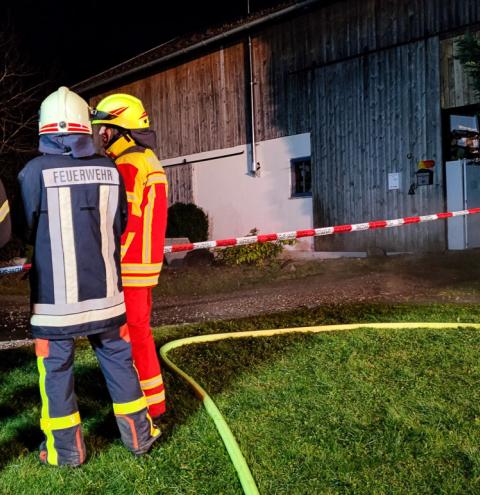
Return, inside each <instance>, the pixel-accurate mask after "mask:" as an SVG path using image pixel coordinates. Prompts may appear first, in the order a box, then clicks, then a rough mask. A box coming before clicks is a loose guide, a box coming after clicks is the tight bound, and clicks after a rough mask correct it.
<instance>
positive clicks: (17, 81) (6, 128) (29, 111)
mask: <svg viewBox="0 0 480 495" xmlns="http://www.w3.org/2000/svg"><path fill="white" fill-rule="evenodd" d="M0 54H1V55H0V178H1V179H2V182H3V184H4V186H5V189H6V191H7V196H8V198H9V202H10V211H11V214H12V221H13V229H14V233H15V234H18V233H19V231H20V230H21V224H22V220H23V218H22V209H21V202H20V199H19V190H18V185H17V180H16V178H17V174H18V172H19V171H20V169H21V168H22V167H23V165H25V163H26V162H27V161H28V160H29V159H30V158H32V157H33V156H35V154H36V153H37V148H38V127H37V126H38V109H39V106H40V102H41V100H42V99H43V97H44V96H45V92H46V90H47V86H48V81H47V80H46V79H45V77H44V76H43V75H40V74H38V73H37V72H36V71H35V70H34V69H32V68H31V67H30V66H29V64H28V62H26V60H27V57H26V56H25V54H23V53H22V43H21V40H20V39H19V38H18V37H17V36H16V35H15V33H14V31H13V30H12V29H11V28H10V27H9V26H2V25H0ZM22 251H23V244H22V242H21V241H19V239H18V237H17V236H15V235H14V237H13V239H12V241H11V242H10V243H9V244H7V245H6V246H5V247H4V248H3V249H2V250H0V260H2V259H9V258H11V257H12V256H17V255H19V254H21V253H22Z"/></svg>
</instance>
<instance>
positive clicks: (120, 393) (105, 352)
mask: <svg viewBox="0 0 480 495" xmlns="http://www.w3.org/2000/svg"><path fill="white" fill-rule="evenodd" d="M121 333H123V327H122V332H121V330H120V329H114V330H111V331H108V332H105V333H100V334H96V335H93V336H89V337H88V338H89V340H90V344H91V345H92V347H93V349H94V350H95V354H96V355H97V359H98V361H99V363H100V368H101V370H102V372H103V375H104V377H105V380H106V383H107V387H108V391H109V393H110V396H111V399H112V402H113V412H114V414H115V418H116V420H117V425H118V428H119V430H120V436H121V439H122V441H123V443H124V444H125V446H126V447H127V448H128V449H129V450H131V451H132V452H133V453H134V454H138V455H139V454H143V453H145V452H147V451H148V450H149V448H150V446H151V445H152V443H153V442H154V441H155V440H156V439H157V438H158V437H159V436H160V430H158V429H157V428H155V426H154V425H153V423H152V420H151V418H150V416H149V414H148V410H147V403H146V399H145V397H144V395H143V393H142V390H141V388H140V384H139V380H138V375H137V373H136V371H135V368H134V367H133V364H132V354H131V347H130V342H129V338H128V333H127V334H126V335H123V336H121ZM74 349H75V341H74V339H73V338H71V339H65V340H44V339H36V340H35V350H36V354H37V364H38V370H39V373H40V380H39V382H40V394H41V399H42V413H41V420H40V426H41V429H42V431H43V432H44V434H45V441H44V442H43V443H42V445H41V446H40V458H41V460H42V461H43V462H45V463H48V464H53V465H71V466H77V465H80V464H82V463H83V462H84V461H85V455H86V452H85V444H84V441H83V434H82V429H81V424H80V414H79V412H78V406H77V399H76V396H75V391H74V378H73V358H74Z"/></svg>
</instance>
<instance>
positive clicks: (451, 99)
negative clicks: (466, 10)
mask: <svg viewBox="0 0 480 495" xmlns="http://www.w3.org/2000/svg"><path fill="white" fill-rule="evenodd" d="M476 35H477V37H479V38H480V32H477V33H476ZM462 37H463V36H456V37H453V38H448V39H444V40H442V41H441V43H440V54H441V55H440V56H441V74H442V108H444V109H449V108H455V107H463V106H466V105H473V104H478V103H480V98H479V97H478V96H477V95H475V92H474V91H473V85H472V82H471V79H470V77H469V76H468V74H467V73H466V72H465V69H464V67H463V66H462V64H461V63H460V62H459V60H457V59H456V58H455V54H456V46H455V45H456V42H457V41H458V40H460V39H462Z"/></svg>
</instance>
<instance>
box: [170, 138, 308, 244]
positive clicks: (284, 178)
mask: <svg viewBox="0 0 480 495" xmlns="http://www.w3.org/2000/svg"><path fill="white" fill-rule="evenodd" d="M256 150H257V156H256V160H257V162H258V163H259V165H260V168H259V170H258V172H257V174H258V175H257V176H256V177H253V176H252V175H250V174H249V173H248V170H249V168H250V166H249V163H248V162H249V160H251V154H250V153H249V149H248V147H247V146H237V147H235V148H229V149H221V150H215V151H209V152H206V153H198V154H196V155H190V156H182V157H177V158H173V159H168V160H162V163H163V165H164V166H169V165H173V164H178V163H182V162H183V161H184V160H186V161H187V162H194V163H192V165H191V166H192V167H193V197H194V202H195V204H196V205H198V206H200V207H201V208H203V210H204V211H205V212H206V213H207V214H208V217H209V224H210V239H225V238H230V237H239V236H243V235H247V234H248V233H249V231H250V230H251V229H253V228H257V229H258V230H259V232H260V233H262V234H268V233H272V232H285V231H290V230H303V229H311V228H312V227H313V214H312V198H311V197H307V198H305V197H302V198H291V164H290V160H291V159H292V158H300V157H305V156H310V152H311V150H310V134H309V133H306V134H298V135H294V136H287V137H283V138H279V139H272V140H269V141H263V142H259V143H257V147H256ZM228 155H230V156H228ZM197 160H205V161H201V162H198V161H197ZM295 249H296V250H312V249H313V241H312V238H306V239H302V240H299V241H298V242H297V243H296V245H295Z"/></svg>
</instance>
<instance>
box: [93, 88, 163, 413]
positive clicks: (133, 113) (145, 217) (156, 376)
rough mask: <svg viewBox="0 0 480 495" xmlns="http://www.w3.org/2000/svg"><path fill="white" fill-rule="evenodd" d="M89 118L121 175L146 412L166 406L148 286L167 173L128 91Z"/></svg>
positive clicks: (132, 323) (159, 241)
mask: <svg viewBox="0 0 480 495" xmlns="http://www.w3.org/2000/svg"><path fill="white" fill-rule="evenodd" d="M92 124H97V125H100V126H101V127H100V136H101V138H102V142H103V146H104V148H105V151H106V153H107V155H108V156H109V157H110V158H112V159H113V160H115V164H116V165H117V168H118V170H119V172H120V174H121V176H122V177H123V180H124V183H125V187H126V190H127V199H128V224H127V228H126V230H125V232H124V233H123V236H122V248H121V256H122V259H121V269H122V281H123V287H124V293H125V304H126V307H127V325H128V330H129V334H130V339H131V343H132V353H133V360H134V363H135V366H136V368H137V370H138V374H139V377H140V385H141V387H142V390H143V392H144V394H145V396H146V399H147V404H148V408H149V412H150V415H151V416H152V417H153V418H154V419H156V418H158V417H159V416H160V415H162V414H163V413H164V412H165V389H164V385H163V379H162V373H161V370H160V363H159V360H158V355H157V351H156V348H155V343H154V340H153V336H152V331H151V327H150V317H151V310H152V288H153V287H154V286H155V285H157V283H158V278H159V275H160V270H161V268H162V262H163V248H164V244H165V230H166V224H167V187H168V186H167V179H166V176H165V172H164V170H163V168H162V166H161V164H160V162H159V160H158V158H157V157H156V155H155V153H154V151H153V149H154V148H155V146H156V136H155V132H154V131H153V130H151V129H150V121H149V118H148V114H147V112H146V111H145V108H144V106H143V104H142V102H141V101H140V100H139V99H138V98H136V97H135V96H132V95H128V94H113V95H110V96H107V97H106V98H104V99H103V100H101V101H100V102H99V103H98V105H97V107H96V109H95V110H94V116H93V120H92Z"/></svg>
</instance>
